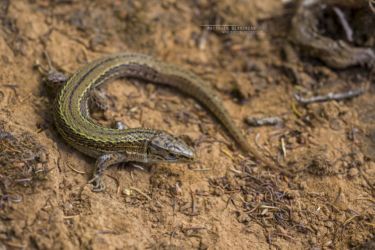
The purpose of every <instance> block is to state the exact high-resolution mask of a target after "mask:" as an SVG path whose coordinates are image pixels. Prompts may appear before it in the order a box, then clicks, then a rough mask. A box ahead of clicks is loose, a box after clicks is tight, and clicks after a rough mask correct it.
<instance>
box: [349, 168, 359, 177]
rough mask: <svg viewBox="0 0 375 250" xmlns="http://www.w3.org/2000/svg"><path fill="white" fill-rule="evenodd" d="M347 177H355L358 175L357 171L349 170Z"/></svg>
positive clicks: (354, 169) (355, 169)
mask: <svg viewBox="0 0 375 250" xmlns="http://www.w3.org/2000/svg"><path fill="white" fill-rule="evenodd" d="M348 175H349V176H350V177H352V178H354V177H356V176H357V175H358V169H357V168H351V169H349V172H348Z"/></svg>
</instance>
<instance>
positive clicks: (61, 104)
mask: <svg viewBox="0 0 375 250" xmlns="http://www.w3.org/2000/svg"><path fill="white" fill-rule="evenodd" d="M119 77H134V78H138V79H143V80H147V81H150V82H154V83H159V84H165V85H169V86H172V87H175V88H177V89H179V90H181V91H182V92H184V93H186V94H188V95H190V96H192V97H194V98H195V99H197V100H198V101H199V102H200V103H202V104H203V105H204V106H205V107H206V108H207V109H209V110H210V111H211V112H212V113H213V114H214V115H215V116H216V117H217V118H218V119H219V120H220V121H221V123H222V124H223V125H224V126H225V128H226V129H227V130H228V132H229V133H230V134H231V135H232V137H233V138H234V139H235V140H236V142H237V143H238V144H239V146H240V147H241V148H242V149H243V150H244V151H245V152H248V153H252V154H253V155H255V156H256V157H257V156H258V154H257V153H256V151H255V150H253V149H252V148H251V147H250V145H249V144H248V143H247V141H246V139H245V136H244V135H243V134H242V133H241V132H240V130H239V129H238V128H237V127H236V126H235V124H234V123H233V121H232V119H231V118H230V116H229V114H228V112H227V111H226V109H225V108H224V107H223V106H222V101H220V100H219V98H218V97H217V96H216V95H215V94H214V92H213V90H212V89H211V88H210V87H209V85H208V84H207V83H206V82H204V81H203V80H202V79H201V78H199V77H198V76H196V75H195V74H193V73H191V72H189V71H185V70H182V69H180V68H179V67H177V66H174V65H170V64H166V63H163V62H160V61H157V60H155V59H153V58H151V57H149V56H146V55H142V54H126V53H124V54H115V55H111V56H107V57H103V58H101V59H98V60H96V61H93V62H91V63H89V64H87V65H86V66H84V67H83V68H82V69H81V70H79V71H78V72H76V73H75V74H74V75H73V76H72V77H71V78H70V79H69V80H68V82H67V83H66V84H65V85H64V86H63V88H62V89H61V91H60V93H59V95H58V97H57V99H56V104H55V112H54V114H55V123H56V127H57V129H58V131H59V133H60V134H61V135H62V137H63V138H64V139H65V140H66V141H67V142H68V143H69V144H70V145H72V146H73V147H74V148H76V149H78V150H79V151H81V152H83V153H85V154H87V155H89V156H91V157H95V158H97V159H98V160H97V163H96V171H95V175H94V178H93V179H92V180H91V181H90V182H92V183H94V191H102V190H103V189H104V184H103V182H102V181H101V176H102V173H103V171H104V170H105V169H106V168H107V167H108V166H110V165H113V164H116V163H120V162H127V161H131V162H146V163H149V162H190V161H193V160H194V157H195V153H194V151H193V149H192V148H190V147H189V146H187V145H186V144H185V143H184V142H183V141H182V140H180V139H178V138H176V137H174V136H172V135H170V134H168V133H167V132H165V131H159V130H154V129H146V128H130V129H122V130H119V129H111V128H106V127H102V126H99V125H97V124H95V123H94V122H93V121H92V119H91V118H90V114H89V109H88V98H89V96H90V92H91V91H92V90H93V89H94V88H95V87H97V86H99V85H100V84H102V83H103V82H105V81H107V80H109V79H114V78H119Z"/></svg>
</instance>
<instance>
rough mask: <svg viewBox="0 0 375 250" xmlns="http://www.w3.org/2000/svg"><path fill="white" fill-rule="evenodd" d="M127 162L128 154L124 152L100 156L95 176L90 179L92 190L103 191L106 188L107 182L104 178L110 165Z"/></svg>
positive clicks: (96, 164)
mask: <svg viewBox="0 0 375 250" xmlns="http://www.w3.org/2000/svg"><path fill="white" fill-rule="evenodd" d="M121 162H126V156H125V155H124V154H118V153H113V154H111V153H110V154H104V155H102V156H100V157H99V158H98V159H97V160H96V163H95V171H94V176H93V178H92V179H91V180H90V181H89V183H90V184H93V188H92V191H94V192H102V191H104V190H105V184H104V182H103V180H102V177H103V173H104V171H105V170H106V169H107V168H108V167H109V166H112V165H114V164H117V163H121Z"/></svg>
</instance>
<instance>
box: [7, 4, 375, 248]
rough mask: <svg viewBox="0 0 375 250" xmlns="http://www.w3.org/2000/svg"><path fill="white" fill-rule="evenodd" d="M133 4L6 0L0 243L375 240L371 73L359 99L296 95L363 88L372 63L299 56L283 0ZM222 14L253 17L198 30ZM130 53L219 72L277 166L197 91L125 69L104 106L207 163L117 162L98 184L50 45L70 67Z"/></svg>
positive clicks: (244, 244) (308, 244) (229, 99)
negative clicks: (249, 152)
mask: <svg viewBox="0 0 375 250" xmlns="http://www.w3.org/2000/svg"><path fill="white" fill-rule="evenodd" d="M131 2H132V1H119V0H117V1H109V0H108V1H107V0H105V1H89V0H87V1H86V0H85V1H75V0H71V1H61V0H60V1H58V0H56V1H47V0H33V1H21V0H20V1H1V3H0V11H1V13H0V17H1V21H2V22H1V24H2V26H1V29H0V52H1V57H0V65H1V67H0V72H1V74H0V111H1V112H0V142H1V146H0V150H1V151H0V184H1V185H0V187H1V193H0V249H104V248H105V249H144V248H149V249H150V248H151V249H190V248H194V249H349V248H356V249H362V248H364V249H365V248H367V247H370V245H369V244H371V240H373V238H372V237H374V236H373V234H374V227H375V220H374V216H375V211H374V205H375V199H374V180H375V178H374V177H375V161H374V159H375V108H374V107H375V99H374V87H373V83H372V85H371V83H370V84H369V88H368V90H367V91H366V93H365V94H364V95H362V96H360V97H357V98H355V99H352V100H348V101H340V102H336V101H333V102H326V103H317V104H311V105H309V106H301V105H298V104H297V103H296V102H295V101H294V99H293V93H294V92H295V91H297V90H300V89H304V90H308V93H328V92H330V91H336V92H337V91H345V90H348V89H350V88H355V87H358V86H360V85H361V84H363V83H368V82H369V77H368V73H369V70H368V69H366V68H362V67H352V68H350V69H345V70H340V71H336V70H333V69H330V68H328V67H326V66H325V65H324V64H322V63H321V62H319V61H316V60H313V59H311V58H308V57H304V56H300V55H299V52H298V49H295V48H294V45H291V44H289V42H288V40H287V38H286V35H285V34H286V31H287V30H288V25H290V23H288V20H290V18H291V15H292V13H290V10H288V9H285V8H284V6H282V4H281V2H279V1H274V0H264V1H255V0H254V1H236V0H234V1H229V0H228V1H227V0H226V1H221V3H215V1H191V2H183V1H175V0H166V1H162V4H155V3H152V2H151V1H137V2H135V3H131ZM211 23H220V24H222V23H225V24H242V25H254V26H255V27H256V28H257V29H256V31H254V32H244V33H231V34H222V33H220V32H212V31H207V30H206V29H205V28H202V27H200V25H203V24H211ZM122 51H131V52H142V53H145V54H150V55H153V56H154V57H156V58H159V59H162V60H165V61H167V62H170V63H175V64H178V65H181V67H184V68H186V69H190V70H192V71H193V72H195V73H196V74H198V75H200V76H201V77H202V78H204V79H205V80H207V81H208V82H210V84H212V86H213V87H214V89H215V90H216V91H217V93H218V95H219V96H220V97H221V98H222V99H223V105H225V107H227V108H228V109H229V111H230V113H231V114H232V116H233V119H234V120H235V121H236V123H237V124H238V126H239V127H241V129H243V131H245V132H246V134H247V137H248V140H249V141H250V142H251V143H252V144H253V145H256V148H257V149H258V151H259V152H261V153H262V155H263V156H264V157H268V158H269V157H272V158H273V159H275V160H276V162H278V163H279V164H276V163H275V167H274V168H271V169H270V168H266V167H264V166H263V165H261V164H257V163H255V162H254V161H252V160H251V159H248V158H247V157H244V156H242V155H241V153H240V152H239V150H238V149H237V148H236V145H235V144H234V143H233V141H232V139H231V138H230V137H228V135H227V134H226V133H225V131H224V130H223V128H222V127H221V126H220V125H219V124H218V123H217V121H216V120H215V119H213V117H212V116H211V115H210V114H209V113H207V112H206V111H205V110H204V109H203V108H202V107H201V106H199V105H198V104H197V103H196V102H195V101H194V100H193V99H190V98H187V97H186V96H184V95H182V94H181V93H178V92H177V91H174V90H171V89H167V88H163V87H159V86H155V85H152V84H149V83H145V82H142V81H136V80H127V79H121V80H116V81H114V82H113V83H110V84H108V86H106V88H105V89H106V92H107V94H108V95H109V96H110V97H111V108H110V109H109V110H107V111H105V112H99V111H98V112H95V115H94V117H95V118H96V119H97V120H98V121H99V122H100V123H102V124H103V125H106V126H109V125H110V124H111V123H112V122H113V121H122V122H124V123H125V124H127V125H128V126H130V127H138V126H145V127H151V128H159V129H164V130H167V131H169V132H171V133H173V134H176V135H181V136H182V137H183V138H184V139H186V140H187V141H188V142H189V143H191V144H192V145H194V146H195V148H196V151H197V153H198V158H199V161H198V162H197V163H194V164H188V165H183V164H180V165H174V164H171V165H167V164H156V165H152V166H146V167H144V170H140V169H137V168H134V167H112V168H110V169H109V170H108V171H107V172H106V176H105V181H106V184H107V189H106V191H105V192H103V193H94V192H92V191H91V186H90V185H88V184H86V183H87V181H88V180H89V178H90V177H91V175H92V171H93V164H94V162H95V160H94V159H91V158H89V157H86V156H84V155H83V154H81V153H79V152H77V151H76V150H74V149H72V148H71V147H69V146H68V145H67V144H66V143H65V142H64V141H63V139H62V138H61V137H60V136H59V135H58V134H57V132H56V129H55V127H54V125H53V120H52V115H51V114H52V110H51V106H52V104H53V100H52V98H51V97H50V94H49V93H48V91H47V90H46V86H45V85H44V84H43V82H44V81H43V79H44V78H45V76H46V73H47V72H48V70H50V69H49V65H48V62H47V60H46V55H48V57H49V58H50V60H51V62H52V66H53V67H54V68H55V69H56V70H59V71H62V72H64V73H65V74H66V75H70V74H72V73H73V72H75V71H76V70H77V69H78V68H79V67H80V66H82V65H84V64H85V63H87V62H89V61H91V60H93V59H96V58H99V57H100V56H103V55H107V54H110V53H115V52H122ZM285 51H287V52H288V55H289V57H288V58H289V59H288V60H289V61H286V59H285V56H284V54H285ZM291 54H292V55H294V57H293V60H290V58H291V57H290V55H291ZM285 65H288V67H286V66H285ZM291 67H292V68H293V69H295V72H297V75H298V77H299V78H298V79H297V80H296V79H294V78H293V77H291V75H290V74H288V72H289V73H290V71H289V70H288V69H290V68H291ZM234 89H240V90H241V91H240V92H241V93H242V96H243V98H240V99H244V100H241V101H240V100H239V98H238V91H237V92H236V91H233V90H234ZM236 93H237V94H236ZM247 116H256V117H264V116H278V117H280V118H282V119H283V120H284V124H283V125H281V126H268V127H249V126H248V125H246V124H245V123H244V122H243V119H244V118H245V117H247ZM284 170H285V171H288V172H289V173H291V174H290V175H286V174H285V171H284Z"/></svg>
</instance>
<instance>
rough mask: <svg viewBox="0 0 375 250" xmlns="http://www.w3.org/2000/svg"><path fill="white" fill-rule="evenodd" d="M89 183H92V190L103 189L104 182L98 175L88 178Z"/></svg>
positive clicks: (99, 190)
mask: <svg viewBox="0 0 375 250" xmlns="http://www.w3.org/2000/svg"><path fill="white" fill-rule="evenodd" d="M89 184H93V188H92V191H93V192H102V191H104V190H105V184H104V182H103V181H102V178H101V176H100V175H94V178H92V179H91V180H89Z"/></svg>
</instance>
